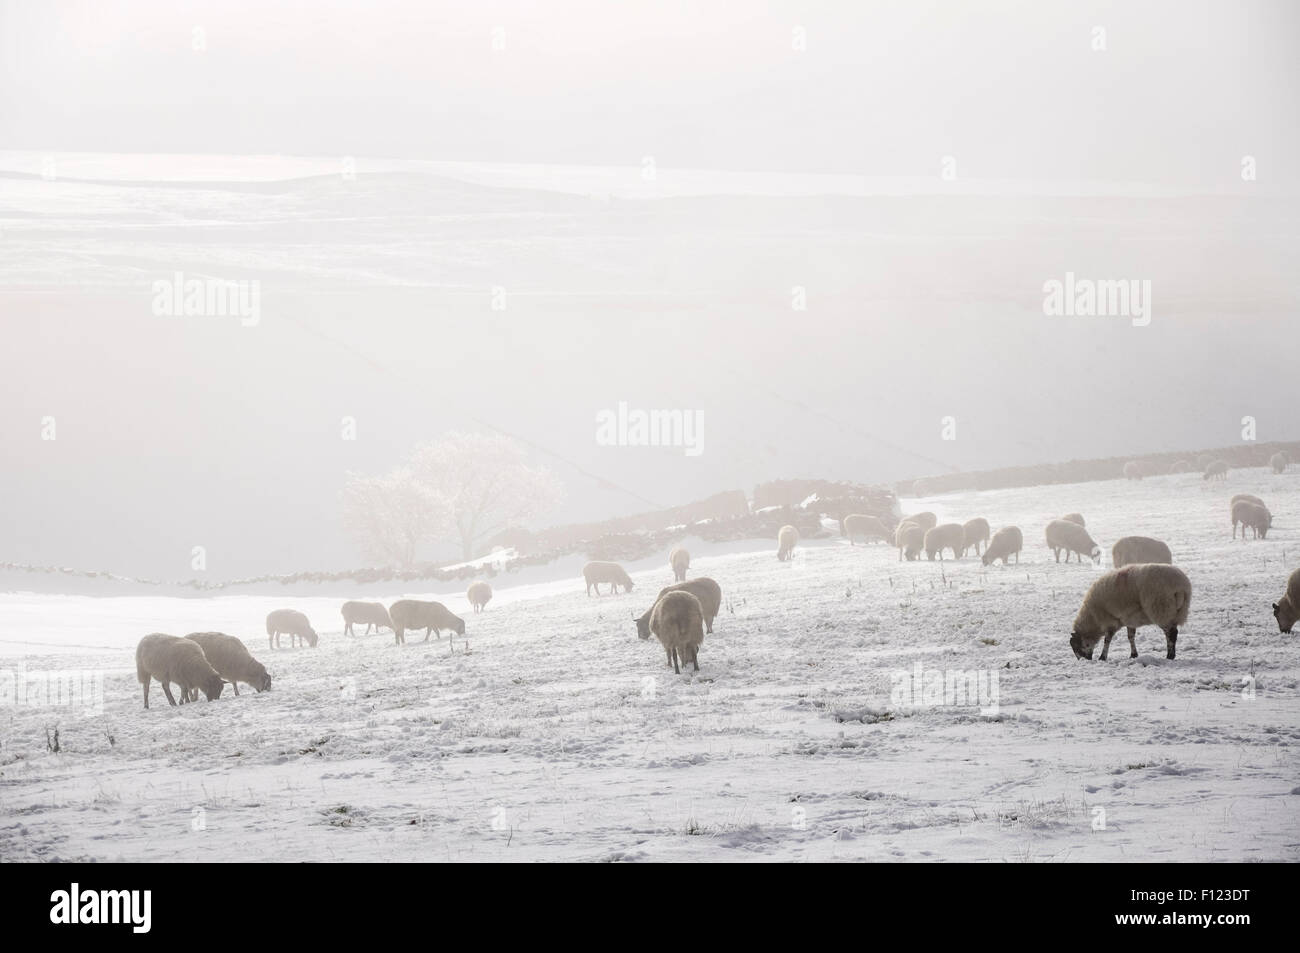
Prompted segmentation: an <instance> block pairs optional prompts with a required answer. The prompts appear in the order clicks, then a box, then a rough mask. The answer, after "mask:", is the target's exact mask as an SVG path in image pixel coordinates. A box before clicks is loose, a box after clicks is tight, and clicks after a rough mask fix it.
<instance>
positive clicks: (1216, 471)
mask: <svg viewBox="0 0 1300 953" xmlns="http://www.w3.org/2000/svg"><path fill="white" fill-rule="evenodd" d="M1201 479H1202V480H1226V479H1228V464H1227V463H1226V462H1225V461H1223V460H1215V461H1214V462H1213V463H1211V464H1210V465H1209V466H1208V467H1206V468H1205V474H1204V476H1202V477H1201Z"/></svg>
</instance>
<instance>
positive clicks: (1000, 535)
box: [980, 526, 1025, 566]
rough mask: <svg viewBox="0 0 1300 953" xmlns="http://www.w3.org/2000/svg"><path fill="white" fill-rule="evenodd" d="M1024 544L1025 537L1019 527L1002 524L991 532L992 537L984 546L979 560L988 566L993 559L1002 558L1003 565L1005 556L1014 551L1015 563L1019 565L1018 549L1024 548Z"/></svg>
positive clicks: (1005, 562) (1005, 561)
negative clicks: (998, 528)
mask: <svg viewBox="0 0 1300 953" xmlns="http://www.w3.org/2000/svg"><path fill="white" fill-rule="evenodd" d="M1024 545H1025V537H1024V534H1023V533H1021V532H1020V527H1018V526H1004V527H1002V528H1001V529H1000V530H998V531H997V532H996V533H994V534H993V538H992V539H991V540H989V544H988V545H987V546H985V547H984V555H983V556H981V557H980V561H981V562H982V563H984V565H986V566H988V565H990V564H992V562H993V561H994V560H995V559H1000V560H1002V565H1004V566H1005V565H1006V564H1007V557H1008V556H1010V555H1011V554H1012V553H1014V554H1015V557H1016V565H1017V566H1018V565H1020V550H1021V549H1022V548H1024Z"/></svg>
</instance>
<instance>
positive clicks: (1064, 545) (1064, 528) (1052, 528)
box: [1046, 520, 1101, 563]
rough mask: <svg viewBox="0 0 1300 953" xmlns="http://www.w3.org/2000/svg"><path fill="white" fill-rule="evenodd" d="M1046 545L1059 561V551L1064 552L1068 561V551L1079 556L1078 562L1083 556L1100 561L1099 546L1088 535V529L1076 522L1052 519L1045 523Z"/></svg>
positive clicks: (1081, 560)
mask: <svg viewBox="0 0 1300 953" xmlns="http://www.w3.org/2000/svg"><path fill="white" fill-rule="evenodd" d="M1046 536H1047V545H1048V546H1049V547H1050V548H1051V550H1052V554H1053V555H1054V556H1056V561H1057V562H1058V563H1059V562H1060V561H1061V553H1062V552H1064V553H1065V561H1066V562H1067V563H1068V562H1069V561H1070V553H1074V554H1075V555H1077V556H1078V557H1079V562H1083V557H1084V556H1087V557H1088V558H1089V559H1091V560H1093V561H1095V562H1100V561H1101V548H1100V547H1099V546H1098V545H1097V544H1096V542H1094V541H1093V538H1092V537H1091V536H1089V535H1088V531H1087V530H1086V529H1084V528H1083V527H1082V526H1080V525H1079V524H1078V523H1075V522H1072V521H1070V520H1052V521H1051V522H1050V523H1048V524H1047V530H1046Z"/></svg>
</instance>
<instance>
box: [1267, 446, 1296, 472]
mask: <svg viewBox="0 0 1300 953" xmlns="http://www.w3.org/2000/svg"><path fill="white" fill-rule="evenodd" d="M1290 462H1291V460H1290V458H1288V457H1287V455H1286V454H1285V453H1283V452H1282V451H1281V450H1279V451H1278V452H1277V453H1275V454H1273V456H1271V457H1269V458H1268V465H1269V466H1270V467H1272V468H1273V472H1274V473H1285V472H1286V468H1287V464H1289V463H1290Z"/></svg>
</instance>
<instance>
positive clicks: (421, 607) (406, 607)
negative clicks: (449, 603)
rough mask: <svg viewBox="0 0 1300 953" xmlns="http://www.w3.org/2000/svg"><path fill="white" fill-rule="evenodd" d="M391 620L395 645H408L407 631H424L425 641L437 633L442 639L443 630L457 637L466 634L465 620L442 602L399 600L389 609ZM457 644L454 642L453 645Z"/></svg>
mask: <svg viewBox="0 0 1300 953" xmlns="http://www.w3.org/2000/svg"><path fill="white" fill-rule="evenodd" d="M388 615H389V618H391V619H392V620H393V639H394V644H395V645H405V644H406V630H407V629H424V641H425V642H428V641H429V636H430V635H431V634H432V633H434V632H437V633H438V638H439V639H441V638H442V630H443V629H450V630H451V631H453V632H455V633H456V634H457V635H464V634H465V620H464V619H462V618H461V617H460V616H457V615H452V614H451V610H450V609H448V608H447V607H446V606H444V605H443V604H442V603H441V602H422V601H420V600H419V599H399V600H398V601H397V602H394V603H393V604H392V605H391V606H389V608H388ZM454 644H455V643H454V642H453V645H454Z"/></svg>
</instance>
